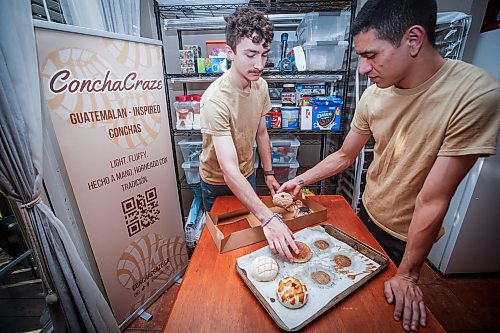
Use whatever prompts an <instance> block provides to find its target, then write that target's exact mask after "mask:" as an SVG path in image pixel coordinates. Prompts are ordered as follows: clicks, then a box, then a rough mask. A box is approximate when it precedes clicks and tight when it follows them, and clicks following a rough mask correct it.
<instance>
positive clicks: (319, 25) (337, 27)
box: [297, 12, 350, 44]
mask: <svg viewBox="0 0 500 333" xmlns="http://www.w3.org/2000/svg"><path fill="white" fill-rule="evenodd" d="M349 21H350V13H349V12H337V13H334V12H321V13H316V12H313V13H307V14H306V15H305V16H304V18H303V19H302V21H301V22H300V24H299V26H298V27H297V39H298V41H299V44H304V43H312V42H319V41H340V40H344V39H345V37H346V31H347V29H348V28H349Z"/></svg>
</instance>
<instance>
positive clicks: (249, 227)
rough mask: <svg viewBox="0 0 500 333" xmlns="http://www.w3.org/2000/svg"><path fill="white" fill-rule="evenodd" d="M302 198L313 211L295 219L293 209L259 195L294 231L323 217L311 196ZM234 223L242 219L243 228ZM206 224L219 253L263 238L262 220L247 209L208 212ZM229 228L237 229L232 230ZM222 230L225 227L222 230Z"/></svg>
mask: <svg viewBox="0 0 500 333" xmlns="http://www.w3.org/2000/svg"><path fill="white" fill-rule="evenodd" d="M301 201H302V202H303V204H304V205H305V206H307V207H309V208H310V209H311V210H312V211H313V212H312V213H311V214H309V215H305V216H301V217H298V218H294V217H293V212H288V211H286V210H285V209H283V208H281V207H276V206H275V205H274V204H273V200H272V198H271V197H265V198H262V202H263V203H264V204H265V205H266V206H267V207H269V208H270V209H271V211H272V212H274V213H279V214H282V215H283V221H284V222H285V223H286V225H287V226H288V228H290V230H291V231H293V232H295V231H297V230H300V229H303V228H305V227H308V226H310V225H313V224H316V223H319V222H323V221H325V220H326V208H325V207H323V206H322V205H320V204H319V203H317V202H316V201H314V200H313V199H311V198H310V197H305V198H304V199H301ZM236 222H243V223H244V225H245V227H242V225H243V224H242V223H236ZM206 225H207V227H208V230H209V231H210V234H211V235H212V238H213V239H214V242H215V245H216V246H217V248H218V249H219V253H224V252H228V251H232V250H235V249H238V248H240V247H243V246H247V245H250V244H253V243H257V242H260V241H263V240H265V239H266V237H265V236H264V231H263V230H262V227H261V222H260V221H259V220H258V219H257V217H255V215H253V214H252V213H250V212H249V210H248V209H246V208H243V209H238V210H235V211H232V212H229V213H225V214H220V215H218V214H214V213H207V214H206ZM231 229H233V230H236V231H234V232H231ZM222 230H224V233H223V231H222Z"/></svg>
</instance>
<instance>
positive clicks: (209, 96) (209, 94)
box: [201, 75, 232, 104]
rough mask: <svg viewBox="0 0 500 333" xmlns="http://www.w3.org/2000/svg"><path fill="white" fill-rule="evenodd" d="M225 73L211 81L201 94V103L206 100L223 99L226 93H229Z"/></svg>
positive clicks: (228, 84)
mask: <svg viewBox="0 0 500 333" xmlns="http://www.w3.org/2000/svg"><path fill="white" fill-rule="evenodd" d="M228 81H229V80H228V78H227V76H226V75H222V76H221V77H219V78H217V79H216V80H215V81H214V82H212V83H211V84H210V85H209V86H208V88H207V89H206V90H205V92H204V93H203V96H202V100H201V103H202V104H204V103H205V102H207V101H209V100H210V101H214V100H219V101H224V100H226V99H227V96H228V95H231V93H232V89H231V84H230V82H228Z"/></svg>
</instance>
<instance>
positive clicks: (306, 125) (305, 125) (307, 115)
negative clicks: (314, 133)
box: [300, 106, 313, 130]
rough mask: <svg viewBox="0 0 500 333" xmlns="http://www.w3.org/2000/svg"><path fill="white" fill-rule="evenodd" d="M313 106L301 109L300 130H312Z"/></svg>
mask: <svg viewBox="0 0 500 333" xmlns="http://www.w3.org/2000/svg"><path fill="white" fill-rule="evenodd" d="M312 118H313V116H312V106H302V107H301V108H300V129H301V130H312V124H313V121H312Z"/></svg>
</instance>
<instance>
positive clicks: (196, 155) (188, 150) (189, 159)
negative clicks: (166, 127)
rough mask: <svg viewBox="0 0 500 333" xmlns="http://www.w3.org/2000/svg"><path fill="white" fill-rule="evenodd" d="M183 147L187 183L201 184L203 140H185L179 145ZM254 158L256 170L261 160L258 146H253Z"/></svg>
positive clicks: (183, 165) (183, 164)
mask: <svg viewBox="0 0 500 333" xmlns="http://www.w3.org/2000/svg"><path fill="white" fill-rule="evenodd" d="M178 145H179V147H181V153H182V158H183V160H184V163H182V169H183V170H184V174H185V175H186V181H187V183H188V184H189V185H194V184H199V183H200V172H199V166H200V155H201V149H202V145H203V141H202V139H201V138H200V139H194V138H190V139H185V140H181V141H179V143H178ZM253 157H254V168H255V169H256V168H257V167H258V166H259V159H258V155H257V144H256V143H255V142H254V144H253Z"/></svg>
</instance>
